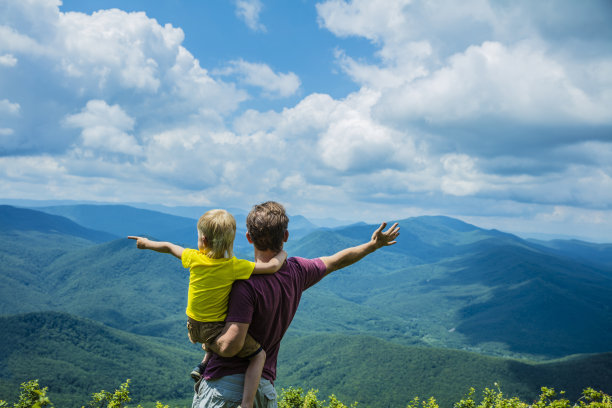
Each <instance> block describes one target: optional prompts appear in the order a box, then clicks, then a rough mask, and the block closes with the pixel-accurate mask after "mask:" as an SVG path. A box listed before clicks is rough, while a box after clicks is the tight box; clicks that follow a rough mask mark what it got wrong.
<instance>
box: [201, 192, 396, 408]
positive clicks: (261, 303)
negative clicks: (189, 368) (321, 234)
mask: <svg viewBox="0 0 612 408" xmlns="http://www.w3.org/2000/svg"><path fill="white" fill-rule="evenodd" d="M288 224H289V218H288V217H287V215H286V213H285V209H284V208H283V206H282V205H280V204H278V203H276V202H273V201H268V202H265V203H263V204H259V205H256V206H254V207H253V209H252V210H251V212H250V213H249V215H248V216H247V231H248V232H247V239H248V241H249V243H251V244H253V247H254V252H255V261H263V262H267V261H269V260H270V259H271V258H272V257H274V256H275V255H276V254H277V253H278V252H279V251H281V250H282V249H283V244H284V243H285V242H287V239H288V237H289V232H288V231H287V226H288ZM385 226H386V224H385V223H383V224H381V225H380V227H379V228H378V229H377V230H376V231H374V233H373V234H372V238H371V239H370V241H369V242H367V243H365V244H362V245H358V246H356V247H352V248H347V249H344V250H342V251H340V252H338V253H336V254H334V255H332V256H326V257H321V258H317V259H304V258H297V257H292V258H287V261H286V262H285V264H284V265H283V267H282V268H281V269H280V270H279V271H277V272H276V273H275V274H273V275H253V276H252V277H251V278H250V279H248V280H242V281H236V282H235V283H234V286H233V289H232V292H231V295H230V301H229V308H228V314H227V319H226V325H225V329H224V331H223V333H222V334H221V335H220V336H219V338H218V339H217V341H216V344H215V345H213V351H215V354H213V355H212V357H211V359H210V361H209V362H208V365H207V366H206V368H205V370H204V375H203V378H204V380H202V381H200V382H198V383H197V384H196V387H195V389H196V394H195V396H194V399H193V408H222V407H224V408H235V407H238V406H239V405H240V401H241V400H242V391H243V384H244V373H245V372H246V368H247V366H248V360H246V359H241V358H235V357H233V358H229V357H222V356H233V355H235V354H236V352H237V351H238V350H240V349H241V348H242V344H243V343H244V339H245V337H246V334H247V332H248V333H249V334H250V335H251V336H252V337H253V338H254V339H255V340H257V341H258V342H259V343H260V344H261V345H262V347H263V349H264V350H265V352H266V361H265V364H264V369H263V373H262V379H261V381H260V383H259V389H258V391H257V395H256V397H255V404H254V406H255V407H257V408H263V407H266V408H272V407H276V391H275V390H274V386H273V385H272V381H274V380H275V379H276V360H277V357H278V350H279V346H280V341H281V339H282V338H283V335H284V334H285V332H286V331H287V329H288V328H289V324H290V323H291V320H292V319H293V316H294V315H295V312H296V311H297V308H298V305H299V303H300V299H301V296H302V292H303V291H304V290H306V289H308V288H309V287H311V286H312V285H314V284H315V283H317V282H318V281H320V280H321V279H322V278H323V277H325V276H326V275H328V274H330V273H331V272H333V271H335V270H338V269H341V268H344V267H346V266H349V265H351V264H353V263H355V262H357V261H359V260H361V259H362V258H363V257H365V256H366V255H368V254H370V253H372V252H374V251H376V250H377V249H379V248H382V247H384V246H388V245H393V244H395V242H396V241H395V239H396V238H397V236H398V235H399V227H398V226H397V223H395V224H393V226H391V227H390V228H389V229H388V230H387V231H384V232H383V229H384V228H385ZM243 408H245V407H243Z"/></svg>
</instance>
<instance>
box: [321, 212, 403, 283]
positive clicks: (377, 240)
mask: <svg viewBox="0 0 612 408" xmlns="http://www.w3.org/2000/svg"><path fill="white" fill-rule="evenodd" d="M386 226H387V223H386V222H383V223H382V224H380V227H378V229H377V230H376V231H374V233H373V234H372V238H371V239H370V241H369V242H366V243H365V244H361V245H358V246H355V247H351V248H346V249H343V250H342V251H340V252H337V253H335V254H334V255H332V256H323V257H321V260H322V261H323V263H324V264H325V266H326V267H327V272H326V273H327V274H330V273H332V272H333V271H337V270H338V269H342V268H345V267H347V266H349V265H352V264H354V263H355V262H357V261H359V260H361V259H362V258H363V257H365V256H366V255H368V254H371V253H372V252H374V251H376V250H377V249H379V248H382V247H384V246H389V245H393V244H395V243H396V242H397V241H395V239H396V238H397V237H398V235H399V230H400V228H399V226H398V225H397V222H396V223H395V224H393V225H392V226H391V227H389V229H388V230H386V231H384V232H383V229H384V228H385V227H386Z"/></svg>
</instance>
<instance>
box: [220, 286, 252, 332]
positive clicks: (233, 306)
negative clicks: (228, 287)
mask: <svg viewBox="0 0 612 408" xmlns="http://www.w3.org/2000/svg"><path fill="white" fill-rule="evenodd" d="M254 311H255V293H254V291H253V288H252V287H251V286H250V285H249V284H248V282H247V281H244V280H238V281H236V282H234V286H233V287H232V291H231V293H230V298H229V302H228V306H227V317H226V318H225V321H226V322H235V323H249V324H250V323H251V321H252V320H253V312H254Z"/></svg>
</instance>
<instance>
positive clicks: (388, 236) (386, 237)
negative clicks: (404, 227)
mask: <svg viewBox="0 0 612 408" xmlns="http://www.w3.org/2000/svg"><path fill="white" fill-rule="evenodd" d="M386 226H387V223H386V222H383V223H382V224H380V227H378V229H377V230H376V231H374V233H373V234H372V239H371V241H372V242H373V243H374V246H375V247H376V249H378V248H382V247H384V246H389V245H393V244H395V243H396V242H397V241H396V240H395V239H396V238H397V237H398V235H399V230H400V228H399V226H398V225H397V222H396V223H395V224H393V225H392V226H391V227H389V229H388V230H386V231H385V232H383V229H384V228H385V227H386Z"/></svg>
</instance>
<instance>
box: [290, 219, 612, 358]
mask: <svg viewBox="0 0 612 408" xmlns="http://www.w3.org/2000/svg"><path fill="white" fill-rule="evenodd" d="M400 226H401V228H402V232H401V236H400V239H399V240H398V244H397V245H394V246H392V247H389V248H386V249H384V250H382V251H379V252H376V253H374V254H373V255H372V256H369V257H367V258H365V259H364V260H362V261H361V262H359V263H358V264H356V265H353V266H351V267H349V268H346V269H345V270H341V271H338V272H335V273H334V274H332V275H331V276H329V277H328V278H326V279H325V280H324V281H322V282H321V283H320V284H319V285H317V287H315V288H313V289H312V291H313V292H317V291H326V292H328V293H329V294H331V295H335V296H337V297H339V298H342V299H344V300H346V301H348V302H350V303H351V304H350V305H348V304H347V305H346V307H345V308H343V309H342V310H341V311H340V312H339V313H331V314H330V313H327V310H328V309H327V308H325V307H323V308H321V305H320V304H319V305H318V306H319V307H318V308H317V305H312V306H311V305H310V303H309V297H305V301H304V304H303V305H302V308H303V309H308V310H314V313H315V316H314V319H312V320H313V321H316V320H319V321H320V319H321V318H322V316H323V315H324V314H325V313H327V316H328V318H327V319H326V320H327V324H331V325H336V327H340V328H344V327H345V326H346V323H345V322H343V321H342V319H337V316H338V315H343V316H346V315H353V316H360V314H359V313H348V312H345V311H346V310H350V309H351V307H352V308H353V309H354V310H355V311H358V310H359V311H361V310H364V309H367V310H369V311H384V313H381V314H380V316H385V318H387V319H388V318H390V317H393V318H396V319H398V320H399V321H403V323H402V324H403V328H404V332H405V334H406V335H408V336H410V337H412V338H418V339H420V340H421V341H422V342H424V343H427V344H430V345H434V346H442V347H453V348H465V349H469V350H474V351H481V352H486V353H489V354H498V355H515V356H519V355H525V356H531V357H534V356H538V355H539V356H541V357H548V358H550V357H561V356H564V355H568V354H575V353H585V352H605V351H610V350H611V347H612V346H611V345H612V313H610V311H611V310H612V273H611V270H610V268H607V267H606V265H605V264H602V265H600V264H596V263H591V264H584V263H581V262H579V261H577V260H575V259H572V258H571V257H569V256H567V255H566V256H563V257H561V256H558V255H555V254H552V253H551V252H550V251H544V250H542V249H541V248H540V247H539V246H536V245H532V244H530V243H529V242H527V241H524V240H522V239H520V238H518V237H515V236H512V235H509V234H504V233H502V232H499V231H494V230H493V231H488V230H483V229H480V228H477V227H475V226H471V225H469V224H465V223H462V222H460V221H458V220H454V219H449V218H445V217H418V218H412V219H408V220H403V221H400ZM372 229H373V226H367V225H364V226H353V227H350V228H344V229H336V230H333V231H317V232H315V233H313V234H311V235H309V236H307V237H305V238H304V239H302V240H300V241H298V242H294V243H291V244H289V245H288V246H287V248H288V251H289V252H290V253H304V254H306V256H315V254H317V253H318V254H331V253H333V252H334V251H336V250H338V249H340V248H343V247H345V246H348V245H355V244H358V243H360V242H362V241H361V240H363V238H361V240H360V238H359V237H368V236H369V234H371V231H372ZM329 294H328V295H327V297H328V298H331V296H330V295H329ZM321 309H322V311H320V312H319V313H318V315H317V310H321ZM296 318H301V319H308V317H306V316H304V315H301V314H300V312H299V311H298V316H297V317H296ZM354 320H358V319H354ZM364 323H365V324H362V325H361V327H360V326H359V323H357V327H360V330H365V331H366V332H367V328H366V329H364V327H363V326H367V322H364ZM322 331H326V330H325V329H324V330H322ZM576 333H579V335H576ZM385 334H388V332H384V333H383V334H382V335H380V336H377V337H381V338H385ZM410 341H412V340H410Z"/></svg>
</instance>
